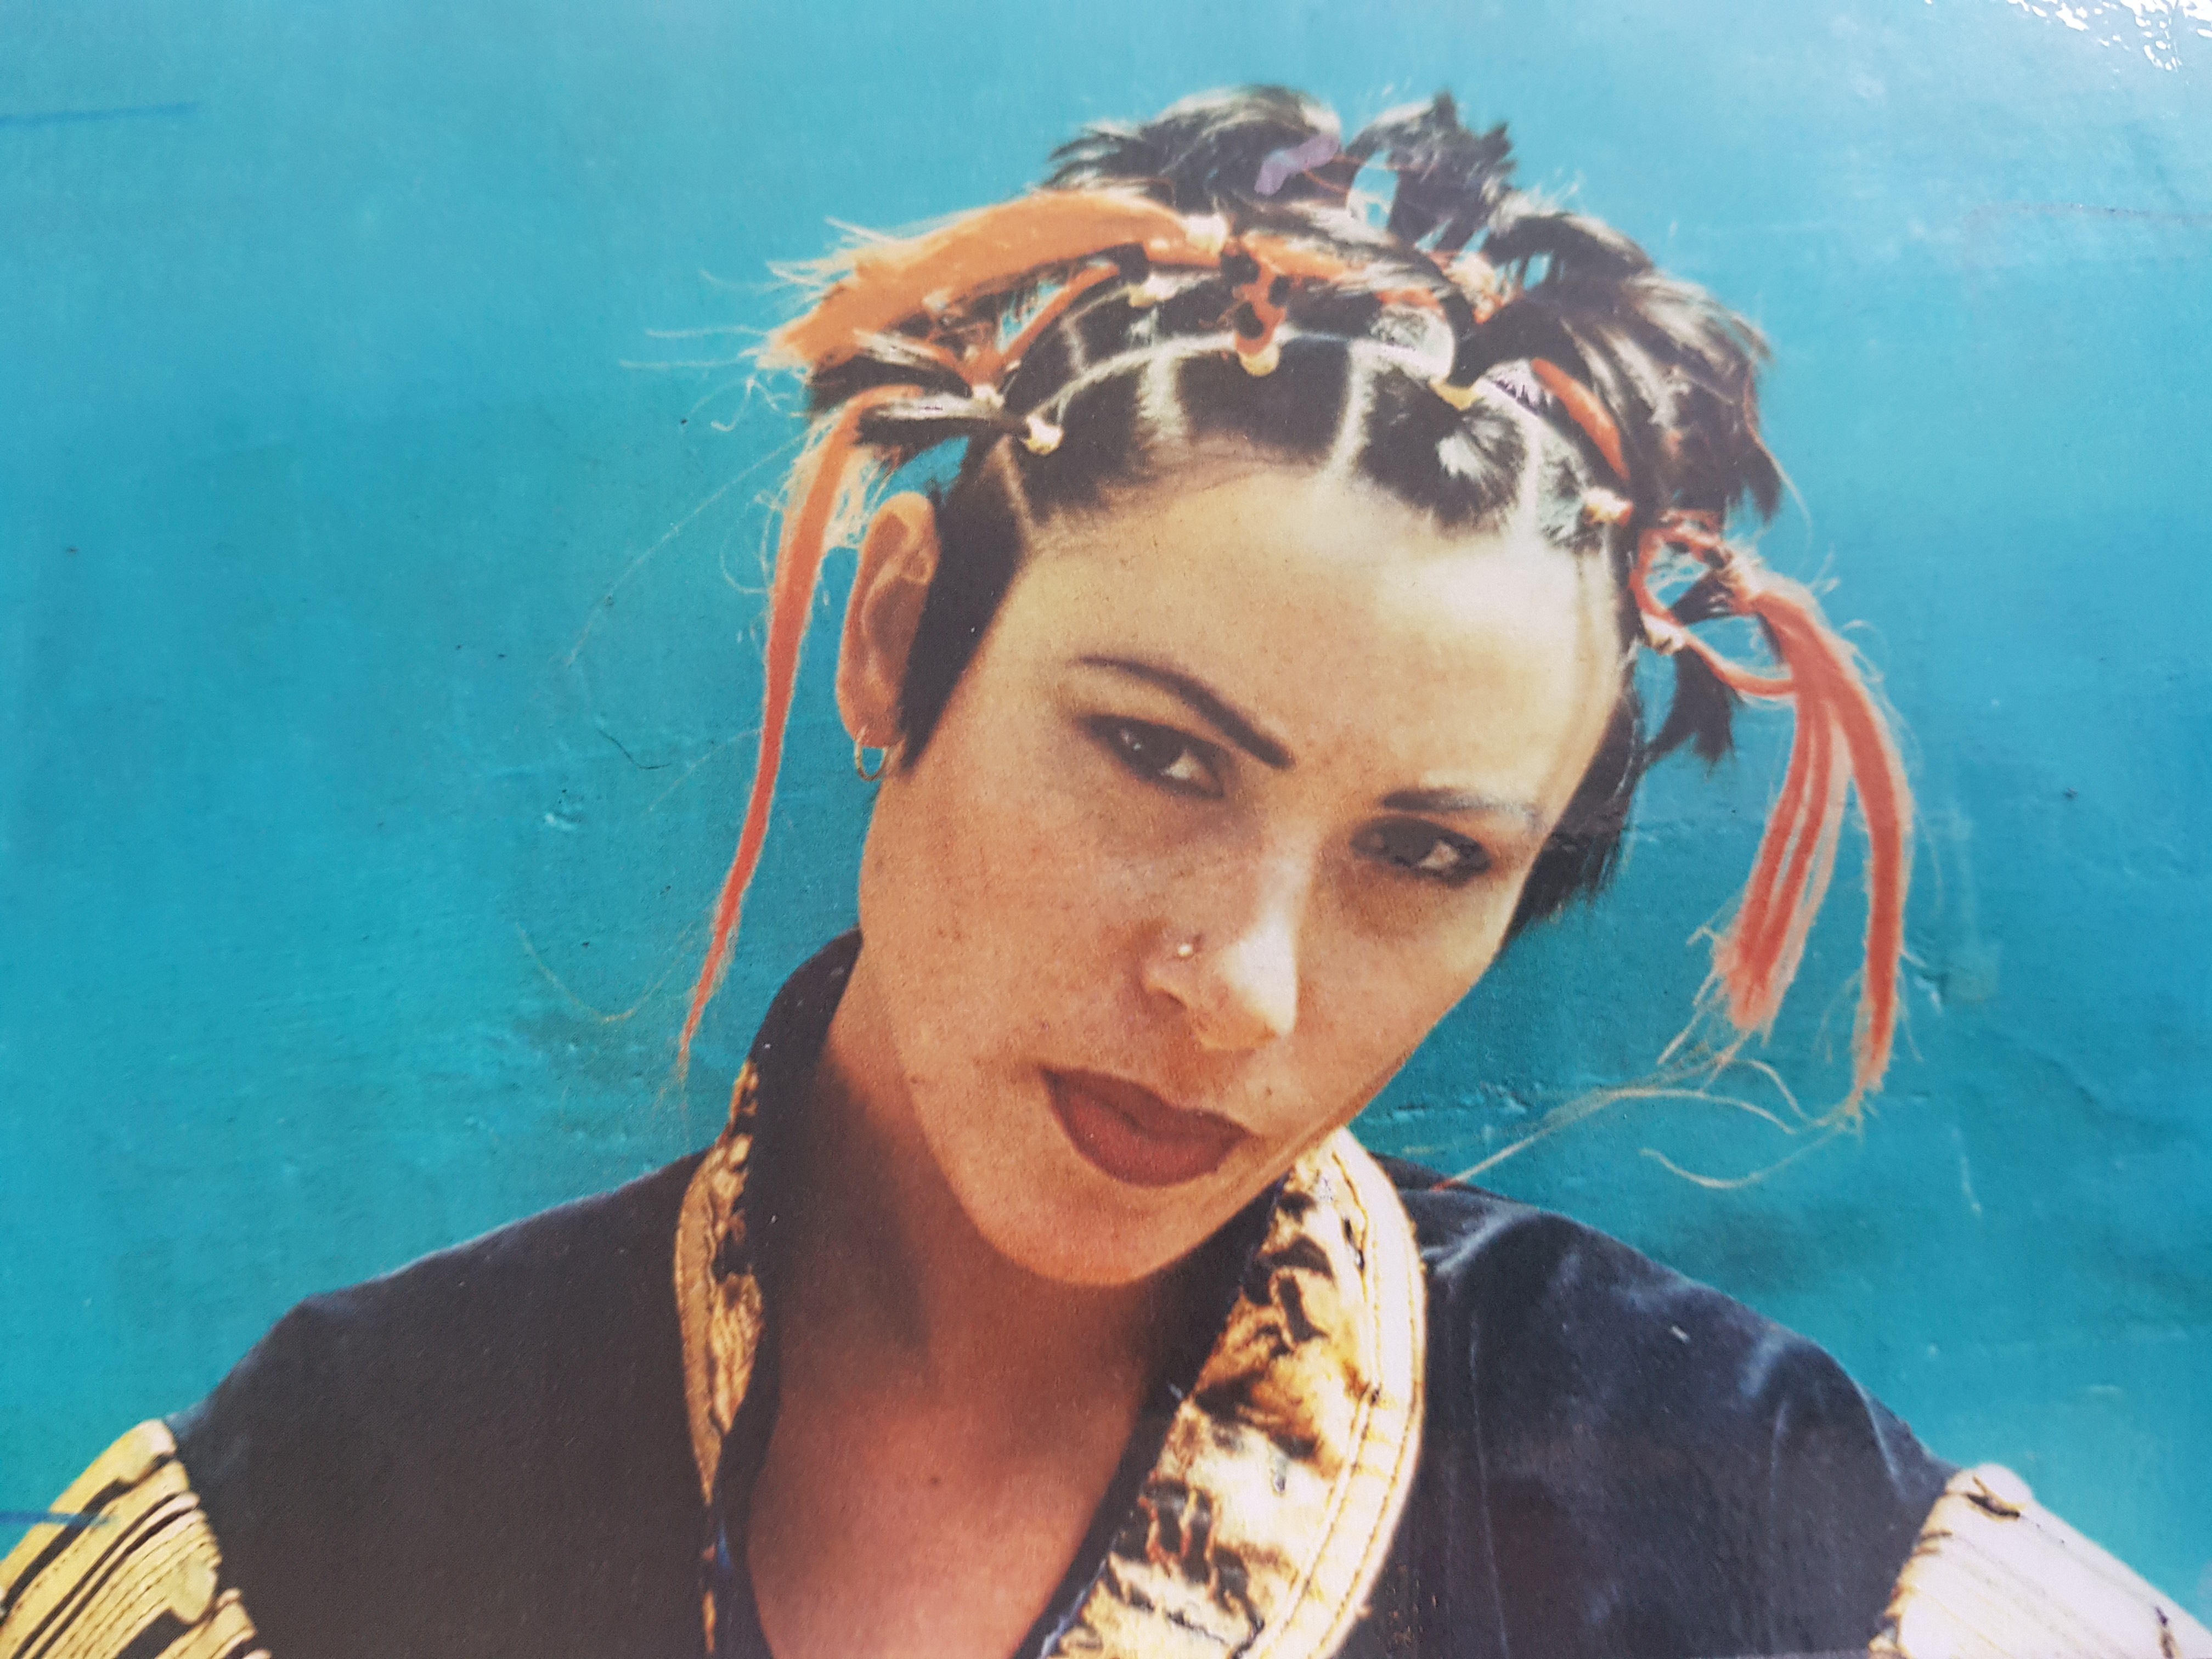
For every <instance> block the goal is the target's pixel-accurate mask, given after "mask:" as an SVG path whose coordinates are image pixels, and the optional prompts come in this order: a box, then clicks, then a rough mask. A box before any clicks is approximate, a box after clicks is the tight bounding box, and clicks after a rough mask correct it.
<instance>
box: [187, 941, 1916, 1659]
mask: <svg viewBox="0 0 2212 1659" xmlns="http://www.w3.org/2000/svg"><path fill="white" fill-rule="evenodd" d="M827 955H828V953H825V957H826V956H827ZM849 960H850V953H849V951H848V952H847V954H846V961H847V962H848V963H849ZM822 972H823V969H822V968H821V964H820V963H819V962H817V964H816V965H815V966H814V967H811V968H810V969H805V970H802V972H801V974H800V975H799V976H798V977H797V978H796V979H794V981H793V983H792V985H790V986H788V987H786V990H785V993H784V994H783V996H782V997H781V998H780V999H779V1000H778V1004H777V1006H776V1008H775V1010H773V1011H772V1012H771V1013H770V1015H769V1020H768V1022H767V1024H765V1025H764V1027H763V1036H762V1043H761V1045H760V1046H759V1047H757V1048H756V1056H757V1057H758V1056H760V1055H761V1054H762V1052H763V1048H767V1049H775V1050H781V1053H780V1054H776V1056H775V1058H776V1060H778V1062H779V1063H778V1064H777V1066H776V1067H775V1071H776V1073H778V1074H779V1075H780V1076H781V1079H783V1080H782V1081H781V1084H779V1085H776V1086H774V1087H771V1086H770V1079H769V1073H768V1069H767V1068H766V1067H765V1066H764V1067H763V1098H764V1102H765V1105H764V1115H772V1113H773V1111H774V1110H775V1109H779V1108H781V1107H782V1106H787V1105H788V1104H789V1101H788V1100H777V1099H775V1098H774V1097H775V1096H789V1095H790V1094H792V1092H793V1079H799V1080H803V1077H804V1073H805V1071H806V1070H807V1069H809V1068H811V1057H812V1055H813V1054H815V1053H816V1052H817V1051H818V1049H819V1046H820V1042H821V1040H822V1037H823V1034H824V1032H825V1031H826V1030H827V1026H828V1017H829V1010H830V1008H831V1007H833V1006H834V1005H835V990H834V989H829V987H823V985H821V984H820V983H818V982H817V983H816V984H814V985H813V986H812V987H810V985H809V978H810V975H813V976H814V977H815V979H816V980H817V981H819V979H820V975H821V974H822ZM836 978H837V980H838V981H842V972H840V973H838V974H837V975H836ZM825 990H826V991H827V994H824V992H825ZM810 992H811V994H810ZM794 1061H800V1062H803V1063H799V1064H794ZM696 1162H697V1160H696V1158H687V1159H685V1160H684V1161H682V1162H680V1163H678V1164H672V1165H671V1166H669V1167H668V1168H667V1169H665V1170H660V1171H659V1173H657V1174H655V1175H652V1176H647V1177H646V1178H645V1179H643V1180H641V1181H639V1182H635V1183H633V1184H631V1185H630V1186H628V1187H625V1188H622V1189H621V1190H619V1191H617V1192H614V1193H610V1194H605V1195H604V1196H601V1197H598V1198H592V1199H587V1200H583V1201H581V1202H580V1203H575V1204H571V1205H567V1206H563V1207H562V1208H560V1209H557V1210H553V1211H550V1212H547V1213H545V1214H544V1215H540V1216H537V1217H533V1218H531V1219H529V1220H526V1221H523V1222H520V1223H517V1224H516V1225H513V1226H511V1227H507V1228H505V1229H502V1230H501V1231H498V1232H495V1233H493V1234H491V1235H489V1237H485V1238H483V1239H479V1240H477V1241H476V1242H475V1243H470V1244H465V1245H462V1246H460V1247H459V1248H457V1249H451V1250H447V1251H444V1252H441V1254H439V1255H433V1256H430V1257H428V1258H426V1259H425V1260H423V1261H419V1262H416V1263H415V1264H414V1265H413V1266H411V1267H406V1268H404V1269H403V1270H401V1271H400V1272H398V1273H393V1274H392V1275H390V1276H389V1277H386V1278H384V1279H377V1280H374V1281H373V1282H371V1283H369V1284H366V1285H357V1286H356V1287H354V1288H352V1289H349V1290H344V1291H337V1292H335V1293H333V1294H331V1295H328V1296H322V1297H315V1298H314V1299H313V1300H312V1301H309V1302H307V1303H305V1304H302V1305H301V1306H300V1307H299V1308H297V1309H295V1310H293V1311H292V1312H291V1313H290V1314H289V1315H287V1316H285V1317H284V1319H283V1320H282V1321H280V1322H278V1324H277V1325H276V1328H274V1329H273V1330H272V1331H271V1332H270V1334H269V1335H268V1336H267V1337H266V1338H265V1339H264V1340H263V1341H262V1343H261V1344H260V1345H259V1346H258V1347H257V1348H255V1349H254V1351H253V1352H252V1353H251V1354H249V1355H248V1356H247V1357H246V1359H245V1360H244V1361H243V1362H241V1363H240V1365H239V1366H238V1368H237V1369H236V1370H234V1371H233V1372H232V1373H231V1375H230V1376H229V1377H228V1378H227V1379H226V1380H225V1381H224V1383H222V1386H221V1387H220V1388H218V1389H216V1392H215V1393H214V1394H213V1395H210V1397H209V1398H208V1400H207V1401H204V1402H203V1403H202V1404H201V1405H200V1406H199V1407H196V1408H195V1409H193V1410H192V1411H191V1412H189V1413H185V1414H184V1415H183V1416H181V1417H180V1418H179V1419H176V1421H175V1422H174V1424H173V1428H174V1430H175V1432H176V1436H177V1439H178V1443H179V1451H180V1454H181V1457H182V1461H183V1462H184V1465H185V1470H186V1472H187V1473H188V1474H189V1475H190V1477H191V1483H192V1486H194V1487H195V1488H196V1489H197V1492H199V1494H200V1498H201V1502H202V1504H204V1508H205V1510H206V1511H207V1514H208V1516H209V1519H210V1521H211V1522H212V1523H213V1526H214V1528H215V1534H216V1538H217V1539H218V1540H219V1541H220V1543H221V1546H222V1556H223V1577H224V1581H225V1582H226V1583H228V1584H232V1585H234V1586H236V1587H237V1588H238V1589H240V1591H242V1593H243V1595H244V1599H245V1605H246V1608H247V1609H248V1610H249V1611H250V1612H251V1613H252V1618H253V1620H254V1622H255V1624H256V1625H257V1626H258V1629H259V1632H260V1637H261V1641H262V1643H263V1644H264V1645H265V1646H266V1647H267V1649H268V1650H269V1652H270V1654H271V1655H273V1656H275V1659H340V1656H344V1659H353V1656H359V1659H410V1656H423V1659H428V1656H439V1659H464V1656H467V1659H474V1656H495V1655H496V1656H501V1659H525V1656H527V1659H556V1656H560V1659H566V1656H574V1659H619V1656H639V1659H646V1656H653V1659H680V1656H687V1655H699V1654H702V1651H703V1642H704V1638H703V1635H702V1617H701V1595H702V1567H701V1545H702V1537H704V1536H707V1535H708V1533H707V1529H706V1528H705V1526H704V1522H705V1516H703V1514H702V1502H701V1498H700V1486H699V1480H698V1475H697V1474H696V1469H695V1467H694V1462H693V1453H692V1449H691V1445H690V1440H689V1437H688V1431H687V1419H686V1413H685V1404H684V1374H683V1358H682V1345H681V1340H680V1335H679V1328H678V1312H677V1308H676V1302H675V1292H674V1288H673V1264H672V1255H671V1253H672V1249H673V1241H674V1238H675V1235H676V1231H677V1218H678V1206H679V1205H680V1204H681V1203H682V1201H683V1197H684V1189H685V1186H686V1183H687V1182H688V1181H689V1179H690V1174H691V1171H692V1169H693V1167H694V1166H695V1164H696ZM1387 1167H1388V1168H1389V1170H1390V1173H1391V1175H1392V1176H1393V1178H1394V1180H1395V1182H1396V1183H1397V1185H1398V1187H1399V1189H1400V1193H1401V1198H1402V1200H1403V1201H1404V1204H1405V1206H1406V1209H1407V1212H1408V1214H1409V1215H1410V1217H1411V1218H1412V1220H1413V1225H1414V1228H1415V1231H1416V1233H1417V1236H1418V1237H1419V1243H1420V1247H1421V1252H1422V1260H1423V1263H1424V1266H1425V1271H1426V1273H1427V1279H1428V1289H1429V1332H1428V1359H1427V1414H1426V1419H1425V1431H1424V1438H1423V1442H1422V1448H1421V1462H1420V1466H1419V1474H1418V1477H1417V1480H1416V1483H1415V1486H1414V1488H1413V1493H1412V1496H1411V1498H1410V1500H1409V1502H1408V1503H1407V1508H1406V1511H1405V1514H1404V1518H1403V1520H1402V1521H1401V1523H1400V1526H1399V1528H1398V1531H1397V1534H1396V1538H1395V1545H1394V1547H1393V1548H1392V1551H1391V1554H1390V1557H1389V1562H1388V1564H1387V1565H1386V1566H1385V1568H1384V1570H1383V1576H1382V1577H1381V1579H1380V1580H1379V1582H1378V1583H1377V1584H1376V1588H1375V1591H1374V1594H1373V1595H1372V1597H1371V1600H1370V1610H1369V1612H1368V1614H1367V1616H1366V1617H1365V1618H1364V1620H1362V1622H1361V1623H1360V1624H1359V1625H1358V1626H1357V1628H1356V1629H1355V1630H1354V1632H1353V1633H1352V1637H1351V1638H1350V1639H1349V1641H1348V1643H1347V1644H1346V1646H1345V1647H1344V1649H1343V1650H1342V1651H1343V1652H1344V1653H1345V1654H1346V1655H1348V1656H1361V1659H1379V1656H1385V1655H1388V1656H1419V1659H1444V1656H1452V1659H1492V1656H1497V1659H1504V1656H1509V1655H1510V1656H1520V1659H1535V1656H1543V1659H1552V1656H1561V1659H1564V1656H1597V1655H1608V1656H1623V1659H1629V1656H1633V1659H1691V1656H1702V1659H1721V1656H1743V1655H1766V1656H1772V1655H1782V1654H1807V1653H1817V1652H1826V1651H1832V1650H1850V1649H1863V1647H1864V1645H1865V1644H1866V1643H1867V1641H1868V1640H1869V1638H1871V1637H1872V1636H1873V1635H1874V1634H1875V1627H1876V1625H1877V1623H1878V1621H1879V1620H1880V1618H1881V1613H1882V1610H1883V1607H1884V1606H1885V1603H1886V1602H1887V1599H1888V1596H1889V1594H1890V1591H1891V1588H1892V1586H1893V1583H1894V1582H1895V1579H1896V1577H1897V1575H1898V1572H1899V1569H1900V1568H1901V1567H1902V1565H1904V1562H1905V1557H1906V1554H1907V1553H1908V1552H1909V1551H1910V1550H1911V1547H1912V1544H1913V1541H1914V1539H1915V1537H1916V1535H1917V1532H1918V1530H1919V1528H1920V1525H1921V1523H1922V1522H1923V1519H1924V1518H1925V1517H1926V1516H1927V1514H1928V1511H1929V1509H1930V1507H1931V1506H1932V1505H1933V1504H1934V1503H1935V1501H1936V1498H1937V1496H1938V1495H1939V1493H1940V1492H1942V1487H1943V1484H1944V1481H1945V1480H1946V1479H1947V1478H1948V1476H1949V1474H1950V1473H1951V1471H1950V1469H1949V1468H1948V1467H1947V1466H1946V1465H1944V1464H1942V1463H1941V1462H1938V1461H1936V1459H1934V1458H1932V1457H1930V1456H1929V1454H1928V1453H1927V1452H1926V1451H1924V1450H1923V1449H1922V1448H1921V1446H1920V1445H1919V1443H1917V1441H1915V1440H1914V1438H1913V1437H1912V1436H1911V1433H1910V1432H1909V1431H1907V1430H1906V1429H1905V1427H1904V1426H1903V1425H1901V1424H1900V1423H1899V1421H1898V1420H1897V1419H1895V1418H1893V1416H1891V1415H1890V1414H1889V1413H1888V1412H1887V1411H1886V1410H1884V1409H1883V1408H1882V1407H1881V1406H1880V1405H1879V1404H1877V1403H1876V1402H1875V1401H1873V1400H1871V1399H1869V1397H1868V1396H1867V1395H1865V1394H1864V1393H1863V1392H1862V1391H1861V1390H1860V1389H1858V1388H1857V1386H1856V1385H1855V1384H1853V1383H1852V1382H1851V1381H1850V1378H1849V1377H1847V1376H1845V1375H1844V1373H1843V1371H1842V1370H1840V1369H1839V1368H1838V1366H1837V1364H1835V1362H1834V1361H1833V1360H1832V1359H1830V1358H1828V1357H1827V1356H1826V1354H1824V1353H1823V1352H1820V1349H1818V1348H1816V1347H1814V1346H1812V1345H1811V1344H1810V1343H1808V1342H1806V1341H1805V1340H1802V1339H1801V1338H1799V1337H1796V1336H1794V1335H1792V1334H1790V1333H1789V1332H1787V1331H1784V1330H1782V1329H1780V1328H1778V1327H1776V1326H1774V1325H1772V1324H1771V1323H1770V1322H1767V1321H1765V1320H1764V1319H1761V1318H1760V1317H1759V1316H1758V1315H1756V1314H1754V1313H1753V1312H1751V1311H1750V1310H1748V1309H1747V1308H1744V1307H1742V1306H1741V1305H1740V1304H1736V1303H1735V1302H1732V1301H1730V1300H1729V1299H1728V1298H1727V1297H1723V1296H1721V1295H1719V1294H1718V1293H1717V1292H1716V1291H1711V1290H1707V1289H1705V1288H1704V1287H1703V1286H1701V1285H1695V1284H1692V1283H1691V1282H1690V1281H1688V1280H1686V1279H1683V1278H1681V1277H1680V1276H1679V1275H1678V1274H1675V1273H1669V1272H1668V1271H1667V1270H1666V1269H1664V1268H1662V1267H1658V1266H1656V1265H1655V1264H1654V1263H1652V1262H1650V1261H1647V1260H1646V1259H1644V1257H1642V1256H1640V1255H1637V1254H1636V1253H1635V1252H1634V1251H1632V1250H1631V1249H1628V1248H1626V1246H1624V1245H1622V1244H1620V1243H1615V1242H1614V1241H1613V1240H1611V1239H1609V1238H1607V1237H1603V1236H1602V1235H1600V1234H1598V1233H1595V1232H1593V1231H1590V1230H1589V1229H1588V1228H1585V1227H1582V1226H1579V1225H1577V1224H1575V1223H1573V1222H1571V1221H1568V1220H1566V1219H1565V1218H1561V1217H1559V1216H1555V1215H1551V1214H1547V1213H1545V1212H1541V1211H1538V1210H1534V1209H1531V1208H1528V1207H1527V1206H1523V1205H1519V1204H1515V1203H1511V1202H1508V1201H1506V1200H1502V1199H1499V1198H1497V1197H1495V1196H1492V1195H1490V1194H1484V1193H1480V1192H1476V1191H1472V1190H1469V1189H1468V1188H1462V1187H1457V1186H1455V1185H1452V1184H1449V1183H1447V1182H1443V1181H1442V1180H1441V1179H1440V1178H1439V1177H1437V1176H1434V1175H1433V1174H1431V1173H1430V1172H1428V1171H1425V1170H1419V1169H1417V1168H1414V1167H1413V1166H1411V1165H1405V1164H1390V1165H1388V1166H1387ZM1224 1254H1225V1253H1224ZM1238 1267H1239V1263H1238V1262H1237V1261H1234V1260H1226V1259H1225V1261H1223V1262H1222V1263H1221V1264H1220V1271H1221V1272H1222V1273H1223V1274H1224V1275H1225V1279H1226V1280H1227V1281H1228V1282H1231V1283H1233V1277H1234V1275H1235V1273H1237V1270H1238ZM1199 1301H1200V1305H1205V1299H1204V1298H1203V1297H1200V1299H1199ZM1197 1335H1198V1336H1200V1337H1203V1336H1204V1335H1205V1334H1204V1333H1197ZM1197 1346H1198V1347H1199V1348H1200V1349H1202V1348H1203V1346H1204V1343H1203V1341H1200V1342H1199V1343H1198V1344H1197ZM1148 1431H1152V1430H1149V1429H1147V1428H1146V1427H1142V1426H1140V1429H1139V1438H1140V1439H1141V1438H1142V1437H1143V1435H1144V1434H1145V1433H1146V1432H1148ZM1139 1461H1141V1460H1139ZM1125 1498H1126V1493H1125V1492H1122V1491H1121V1488H1120V1487H1119V1486H1117V1491H1116V1492H1114V1493H1109V1495H1108V1497H1107V1499H1106V1509H1105V1510H1102V1513H1101V1516H1100V1517H1099V1524H1097V1525H1096V1526H1094V1527H1093V1528H1092V1529H1091V1537H1092V1540H1093V1544H1094V1545H1095V1546H1096V1547H1098V1548H1100V1549H1103V1540H1104V1539H1105V1538H1106V1537H1108V1536H1109V1535H1110V1534H1111V1533H1112V1530H1113V1522H1114V1519H1115V1517H1114V1516H1113V1515H1112V1514H1111V1513H1109V1512H1108V1511H1109V1510H1111V1509H1112V1506H1113V1505H1115V1504H1116V1503H1117V1502H1121V1501H1124V1500H1125ZM976 1547H977V1548H978V1549H979V1550H981V1549H987V1548H988V1547H989V1541H988V1540H987V1539H979V1540H978V1541H977V1545H976ZM1088 1548H1090V1546H1087V1547H1086V1549H1088ZM1088 1576H1089V1575H1088V1572H1087V1571H1086V1563H1085V1562H1082V1561H1079V1562H1077V1563H1075V1564H1073V1570H1072V1571H1071V1572H1070V1573H1069V1575H1068V1578H1067V1581H1066V1584H1065V1585H1064V1586H1063V1588H1062V1590H1061V1592H1060V1595H1061V1598H1062V1600H1063V1601H1067V1600H1069V1599H1070V1598H1072V1597H1073V1595H1077V1594H1079V1592H1080V1590H1081V1588H1082V1586H1083V1584H1084V1583H1085V1582H1086V1581H1087V1578H1088ZM1054 1623H1055V1620H1054V1618H1053V1616H1052V1615H1051V1614H1050V1613H1048V1615H1047V1616H1046V1617H1045V1618H1044V1619H1042V1620H1040V1621H1039V1625H1038V1629H1039V1631H1040V1632H1048V1631H1049V1630H1051V1629H1052V1628H1053V1627H1054ZM730 1637H738V1638H739V1639H738V1640H737V1641H735V1642H732V1641H729V1640H727V1639H726V1643H725V1645H726V1648H727V1647H732V1646H735V1647H738V1648H740V1649H743V1648H749V1647H751V1646H752V1645H754V1644H755V1643H756V1642H757V1632H742V1633H740V1632H726V1638H730ZM980 1659H992V1656H980Z"/></svg>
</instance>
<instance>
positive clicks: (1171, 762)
mask: <svg viewBox="0 0 2212 1659" xmlns="http://www.w3.org/2000/svg"><path fill="white" fill-rule="evenodd" d="M1086 723H1087V724H1088V726H1090V728H1091V736H1092V737H1094V738H1097V740H1098V741H1099V742H1100V743H1102V744H1104V745H1105V746H1106V749H1107V751H1108V752H1109V753H1110V754H1111V755H1112V756H1113V757H1114V758H1115V760H1117V761H1119V762H1121V764H1122V765H1123V766H1125V767H1127V769H1129V770H1130V771H1132V772H1133V773H1135V774H1136V775H1138V776H1139V777H1140V778H1145V779H1148V780H1149V781H1152V782H1153V783H1157V784H1159V785H1161V786H1162V787H1164V788H1168V789H1172V790H1174V791H1176V793H1179V794H1185V795H1204V796H1206V797H1208V798H1212V797H1216V796H1218V795H1219V794H1220V793H1221V779H1220V777H1219V775H1218V772H1217V770H1216V769H1215V767H1214V764H1213V762H1212V750H1211V749H1210V747H1209V746H1208V745H1207V744H1202V743H1200V742H1199V741H1198V740H1197V739H1196V738H1187V737H1185V736H1184V735H1183V734H1182V732H1178V731H1176V730H1175V728H1174V727H1172V726H1154V725H1152V723H1151V722H1150V721H1148V720H1121V719H1119V718H1116V717H1115V716H1113V715H1110V714H1102V715H1099V716H1098V717H1097V718H1096V719H1094V720H1090V721H1088V722H1086Z"/></svg>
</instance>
